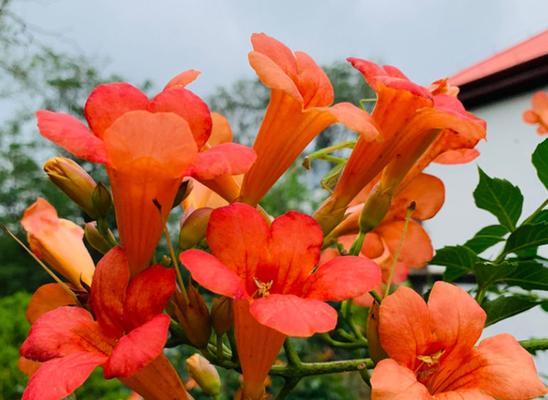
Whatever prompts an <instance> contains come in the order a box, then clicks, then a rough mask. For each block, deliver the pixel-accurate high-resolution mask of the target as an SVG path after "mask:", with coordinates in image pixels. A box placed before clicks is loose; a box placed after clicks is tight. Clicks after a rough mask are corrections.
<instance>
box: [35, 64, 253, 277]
mask: <svg viewBox="0 0 548 400" xmlns="http://www.w3.org/2000/svg"><path fill="white" fill-rule="evenodd" d="M195 77H196V71H187V72H186V73H183V74H181V75H179V76H177V77H176V78H174V79H173V80H172V81H171V82H170V83H169V84H168V85H167V86H166V88H165V89H164V90H163V91H162V92H160V93H159V94H158V95H157V96H156V97H154V98H153V99H152V100H149V99H148V98H147V97H146V96H145V94H143V93H142V92H141V91H140V90H138V89H137V88H135V87H133V86H131V85H129V84H127V83H110V84H105V85H99V86H98V87H97V88H96V89H95V90H94V91H93V92H92V93H91V95H90V96H89V98H88V101H87V103H86V106H85V109H84V112H85V116H86V119H87V121H88V124H89V127H90V129H88V128H87V127H86V126H85V125H84V124H82V123H81V122H80V121H78V120H77V119H76V118H73V117H71V116H69V115H66V114H63V113H53V112H50V111H39V112H38V113H37V117H38V127H39V129H40V132H41V133H42V135H43V136H45V137H47V138H48V139H50V140H52V141H53V142H55V143H56V144H58V145H59V146H61V147H64V148H65V149H66V150H68V151H69V152H71V153H73V154H74V155H76V156H78V157H80V158H83V159H85V160H88V161H92V162H99V163H104V164H105V166H106V169H107V172H108V175H109V178H110V182H111V186H112V192H113V197H114V206H115V210H116V220H117V225H118V229H119V232H120V238H121V243H122V246H123V247H124V249H125V250H126V252H127V255H128V258H129V262H130V267H131V271H132V275H135V274H137V273H138V272H140V271H142V270H143V269H144V268H146V266H147V265H148V263H149V261H150V258H151V256H152V253H153V251H154V249H155V247H156V244H157V243H158V240H159V239H160V237H161V234H162V225H163V221H164V220H165V219H166V218H167V215H168V213H169V211H170V210H171V208H172V205H173V201H174V199H175V195H176V193H177V189H178V187H179V185H180V183H181V180H182V178H183V176H193V177H196V178H197V179H200V180H203V181H206V182H207V181H211V180H214V179H215V178H217V177H222V176H224V175H234V174H241V173H244V172H246V171H247V170H248V169H249V166H250V165H251V163H252V162H253V161H254V159H255V155H254V153H253V151H252V150H251V149H248V148H246V147H243V146H240V145H237V144H233V143H223V144H219V145H216V146H213V147H211V148H210V147H209V146H208V145H206V142H207V140H208V138H209V135H210V133H211V124H212V123H211V116H210V112H209V109H208V107H207V105H206V104H205V103H204V102H203V101H202V100H201V99H200V98H199V97H198V96H196V95H195V94H194V93H192V92H191V91H189V90H187V89H185V88H184V87H183V85H184V84H186V83H188V82H189V81H191V80H192V79H194V78H195ZM158 206H159V207H160V208H161V213H160V212H159V211H158Z"/></svg>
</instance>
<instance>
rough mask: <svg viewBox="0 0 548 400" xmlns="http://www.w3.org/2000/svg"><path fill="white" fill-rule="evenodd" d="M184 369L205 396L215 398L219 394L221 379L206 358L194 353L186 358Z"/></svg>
mask: <svg viewBox="0 0 548 400" xmlns="http://www.w3.org/2000/svg"><path fill="white" fill-rule="evenodd" d="M186 367H187V369H188V374H189V375H190V376H191V378H192V379H194V380H195V381H196V383H197V384H198V385H199V386H200V388H202V390H203V391H204V393H205V394H207V395H209V396H217V395H219V394H220V393H221V377H220V376H219V373H218V372H217V369H216V368H215V367H214V366H213V365H212V364H211V363H210V362H209V361H208V360H207V359H206V358H204V357H202V356H201V355H200V354H198V353H196V354H194V355H193V356H191V357H189V358H187V360H186Z"/></svg>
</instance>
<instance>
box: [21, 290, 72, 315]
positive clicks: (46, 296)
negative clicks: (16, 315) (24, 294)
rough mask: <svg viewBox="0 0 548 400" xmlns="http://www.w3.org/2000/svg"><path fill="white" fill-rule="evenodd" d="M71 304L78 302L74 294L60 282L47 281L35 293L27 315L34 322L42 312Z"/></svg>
mask: <svg viewBox="0 0 548 400" xmlns="http://www.w3.org/2000/svg"><path fill="white" fill-rule="evenodd" d="M71 304H76V300H75V298H74V296H72V295H70V294H69V293H67V291H66V289H64V288H63V287H62V286H61V285H59V284H58V283H47V284H45V285H42V286H40V287H39V288H38V289H36V291H35V292H34V293H33V295H32V297H31V298H30V301H29V305H28V306H27V312H26V317H27V320H28V321H29V322H30V323H31V324H33V323H34V321H36V320H37V319H38V318H40V317H41V316H42V314H45V313H47V312H48V311H51V310H54V309H56V308H57V307H61V306H67V305H71Z"/></svg>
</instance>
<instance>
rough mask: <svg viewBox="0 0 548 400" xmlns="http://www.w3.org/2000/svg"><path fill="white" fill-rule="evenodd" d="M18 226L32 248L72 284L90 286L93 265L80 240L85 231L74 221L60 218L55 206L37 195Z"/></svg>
mask: <svg viewBox="0 0 548 400" xmlns="http://www.w3.org/2000/svg"><path fill="white" fill-rule="evenodd" d="M21 225H23V228H24V229H25V231H26V232H27V237H28V241H29V245H30V248H31V250H32V251H33V252H34V253H35V254H36V256H37V257H38V258H40V259H42V260H44V261H45V262H46V263H48V264H49V265H50V266H51V267H52V268H53V269H54V270H56V271H57V272H59V273H60V274H61V275H63V276H64V277H65V278H67V279H68V280H69V281H70V282H71V283H72V284H73V285H74V286H75V287H77V288H80V289H82V283H84V284H85V285H87V286H89V285H91V280H92V277H93V272H94V271H95V264H94V263H93V260H92V258H91V256H90V255H89V252H88V251H87V249H86V246H85V245H84V242H83V240H82V239H83V237H84V230H83V229H82V228H80V227H79V226H78V225H76V224H75V223H73V222H71V221H69V220H66V219H62V218H59V217H58V216H57V211H56V210H55V208H54V207H53V206H52V205H51V204H49V203H48V202H47V201H46V200H45V199H42V198H38V199H37V200H36V201H35V202H34V203H33V204H32V205H31V206H29V207H28V208H27V209H26V210H25V213H24V214H23V218H22V219H21Z"/></svg>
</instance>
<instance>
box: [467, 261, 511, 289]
mask: <svg viewBox="0 0 548 400" xmlns="http://www.w3.org/2000/svg"><path fill="white" fill-rule="evenodd" d="M517 268H518V264H517V263H509V262H504V263H501V264H491V263H477V264H476V265H474V275H475V276H476V281H477V282H478V285H480V287H488V286H489V285H492V284H494V283H496V282H500V281H504V280H505V278H507V277H508V276H510V275H511V274H512V273H513V272H514V271H515V270H516V269H517Z"/></svg>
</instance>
